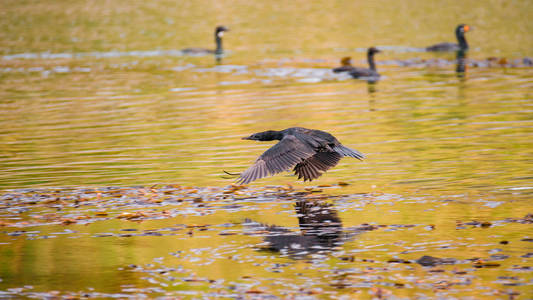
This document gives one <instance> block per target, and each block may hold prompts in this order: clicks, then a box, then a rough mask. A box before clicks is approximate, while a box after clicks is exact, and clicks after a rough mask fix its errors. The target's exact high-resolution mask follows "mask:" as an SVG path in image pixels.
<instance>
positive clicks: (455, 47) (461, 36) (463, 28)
mask: <svg viewBox="0 0 533 300" xmlns="http://www.w3.org/2000/svg"><path fill="white" fill-rule="evenodd" d="M469 30H470V27H469V26H468V25H465V24H459V25H457V28H455V36H456V37H457V41H458V42H459V44H455V43H440V44H435V45H433V46H429V47H427V48H426V51H436V52H447V51H459V50H463V51H466V50H468V43H467V42H466V38H465V33H466V32H468V31H469Z"/></svg>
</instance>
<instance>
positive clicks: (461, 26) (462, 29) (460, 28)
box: [455, 24, 470, 34]
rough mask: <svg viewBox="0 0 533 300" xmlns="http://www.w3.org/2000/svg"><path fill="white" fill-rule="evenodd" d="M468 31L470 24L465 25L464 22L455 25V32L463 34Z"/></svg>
mask: <svg viewBox="0 0 533 300" xmlns="http://www.w3.org/2000/svg"><path fill="white" fill-rule="evenodd" d="M468 31H470V26H468V25H466V24H459V25H457V28H456V29H455V33H457V34H459V33H461V34H464V33H465V32H468Z"/></svg>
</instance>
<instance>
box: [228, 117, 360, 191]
mask: <svg viewBox="0 0 533 300" xmlns="http://www.w3.org/2000/svg"><path fill="white" fill-rule="evenodd" d="M243 140H255V141H273V140H279V142H278V143H277V144H275V145H274V146H272V147H271V148H270V149H268V150H267V151H265V153H263V154H262V155H261V156H259V158H258V159H257V160H256V161H255V163H254V164H253V165H252V166H251V167H250V168H248V170H246V171H244V172H243V173H241V176H240V178H239V179H238V180H237V182H238V183H240V184H247V183H250V182H252V181H254V180H257V179H260V178H263V177H267V176H270V175H274V174H277V173H280V172H283V171H288V170H289V169H291V168H293V171H294V174H295V175H298V179H300V178H302V177H303V179H304V181H308V180H309V181H311V180H313V179H316V178H318V177H320V176H321V175H322V172H325V171H327V170H328V169H330V168H332V167H334V166H336V165H337V163H338V162H339V160H340V159H341V158H342V157H345V156H349V157H354V158H357V159H359V160H362V159H363V158H364V155H363V154H361V153H360V152H359V151H357V150H353V149H350V148H348V147H345V146H343V145H342V144H341V143H340V142H339V141H338V140H337V139H336V138H335V137H334V136H332V135H331V134H329V133H327V132H324V131H320V130H314V129H306V128H302V127H292V128H287V129H285V130H281V131H275V130H268V131H264V132H259V133H254V134H252V135H251V136H249V137H245V138H243Z"/></svg>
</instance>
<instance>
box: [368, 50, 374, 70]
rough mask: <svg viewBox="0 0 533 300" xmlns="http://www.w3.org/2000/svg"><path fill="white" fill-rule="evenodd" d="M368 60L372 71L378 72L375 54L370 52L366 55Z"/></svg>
mask: <svg viewBox="0 0 533 300" xmlns="http://www.w3.org/2000/svg"><path fill="white" fill-rule="evenodd" d="M366 56H367V59H368V65H369V66H370V70H374V71H375V70H376V63H374V53H372V52H368V53H367V54H366Z"/></svg>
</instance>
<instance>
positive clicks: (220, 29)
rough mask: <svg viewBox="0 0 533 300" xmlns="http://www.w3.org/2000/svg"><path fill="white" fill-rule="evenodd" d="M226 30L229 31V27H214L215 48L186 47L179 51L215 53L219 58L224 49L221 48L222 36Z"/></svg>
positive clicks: (186, 53)
mask: <svg viewBox="0 0 533 300" xmlns="http://www.w3.org/2000/svg"><path fill="white" fill-rule="evenodd" d="M226 31H229V29H228V28H227V27H225V26H217V27H216V28H215V44H216V45H217V48H216V49H215V50H212V49H205V48H186V49H182V50H181V52H182V53H183V54H185V55H207V54H215V57H216V58H217V60H220V59H221V58H222V55H223V54H224V50H223V49H222V36H224V32H226Z"/></svg>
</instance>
